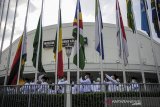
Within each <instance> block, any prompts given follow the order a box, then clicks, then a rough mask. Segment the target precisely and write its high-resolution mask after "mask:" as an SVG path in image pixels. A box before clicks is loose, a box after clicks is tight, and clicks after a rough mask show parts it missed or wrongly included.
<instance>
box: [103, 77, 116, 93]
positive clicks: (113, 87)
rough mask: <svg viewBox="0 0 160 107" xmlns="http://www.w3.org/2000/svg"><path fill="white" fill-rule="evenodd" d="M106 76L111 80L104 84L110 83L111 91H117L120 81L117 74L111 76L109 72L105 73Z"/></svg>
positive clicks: (109, 89)
mask: <svg viewBox="0 0 160 107" xmlns="http://www.w3.org/2000/svg"><path fill="white" fill-rule="evenodd" d="M105 76H106V78H107V79H108V80H109V81H104V84H107V85H108V91H109V92H115V91H117V85H118V84H119V83H118V82H117V81H116V76H115V75H112V76H109V75H107V74H105Z"/></svg>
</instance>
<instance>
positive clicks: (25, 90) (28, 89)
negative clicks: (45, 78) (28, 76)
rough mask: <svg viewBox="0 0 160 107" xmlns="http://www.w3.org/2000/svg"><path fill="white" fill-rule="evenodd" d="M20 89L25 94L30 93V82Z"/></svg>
mask: <svg viewBox="0 0 160 107" xmlns="http://www.w3.org/2000/svg"><path fill="white" fill-rule="evenodd" d="M20 91H21V92H22V93H23V94H28V93H29V91H30V84H29V83H27V82H26V83H25V84H24V85H23V86H22V87H21V88H20Z"/></svg>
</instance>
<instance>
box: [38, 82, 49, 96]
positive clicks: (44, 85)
mask: <svg viewBox="0 0 160 107" xmlns="http://www.w3.org/2000/svg"><path fill="white" fill-rule="evenodd" d="M48 89H49V85H48V83H47V82H42V83H41V86H40V88H39V89H38V92H40V93H47V92H48Z"/></svg>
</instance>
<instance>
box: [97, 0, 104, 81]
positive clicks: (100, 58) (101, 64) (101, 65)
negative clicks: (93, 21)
mask: <svg viewBox="0 0 160 107" xmlns="http://www.w3.org/2000/svg"><path fill="white" fill-rule="evenodd" d="M97 2H98V3H97V4H98V20H101V19H100V3H99V0H98V1H97ZM100 27H101V23H100V22H98V34H99V36H100V41H99V42H100V53H101V54H100V56H99V61H100V71H101V83H103V62H102V42H101V39H102V38H101V33H102V32H101V28H100Z"/></svg>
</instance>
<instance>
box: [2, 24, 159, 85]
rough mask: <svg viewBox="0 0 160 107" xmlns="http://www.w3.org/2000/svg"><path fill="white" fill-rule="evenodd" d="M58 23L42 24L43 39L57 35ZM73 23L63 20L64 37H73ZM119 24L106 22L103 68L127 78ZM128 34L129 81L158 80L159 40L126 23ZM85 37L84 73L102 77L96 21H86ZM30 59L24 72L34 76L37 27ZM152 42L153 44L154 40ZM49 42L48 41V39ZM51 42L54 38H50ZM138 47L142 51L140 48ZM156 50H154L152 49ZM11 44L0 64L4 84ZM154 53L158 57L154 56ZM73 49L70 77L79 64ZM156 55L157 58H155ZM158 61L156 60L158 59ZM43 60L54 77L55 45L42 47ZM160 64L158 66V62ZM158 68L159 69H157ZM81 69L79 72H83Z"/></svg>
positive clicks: (29, 48) (29, 42) (30, 45)
mask: <svg viewBox="0 0 160 107" xmlns="http://www.w3.org/2000/svg"><path fill="white" fill-rule="evenodd" d="M56 28H57V25H53V26H47V27H44V28H43V43H44V41H51V40H54V39H55V35H56ZM72 29H73V27H72V23H68V24H63V39H71V38H73V37H72ZM116 31H117V30H116V25H114V24H104V29H103V39H104V40H103V41H104V53H105V60H104V62H103V71H104V73H107V74H109V75H111V74H116V75H118V76H119V77H120V79H121V80H124V77H123V72H122V71H123V69H122V64H121V60H120V59H119V57H118V46H117V38H116ZM125 31H126V35H127V43H128V49H129V58H128V60H129V64H128V65H127V66H126V69H125V72H124V73H125V76H126V79H127V81H129V80H130V78H131V77H136V78H137V79H138V81H139V82H158V75H157V74H160V44H159V43H157V42H156V41H154V40H153V41H151V39H150V37H148V35H147V34H146V33H143V32H140V31H138V32H137V34H136V35H135V34H133V32H132V30H131V29H129V28H127V27H125ZM83 34H84V37H87V40H88V44H87V45H85V54H86V66H85V68H84V70H83V72H82V71H81V72H82V73H84V72H90V73H91V75H92V79H95V78H97V77H100V64H99V55H98V53H97V52H96V51H95V26H94V23H84V30H83ZM27 35H28V40H27V62H26V65H25V70H24V76H27V77H30V78H34V73H35V68H34V67H33V66H32V54H33V40H34V35H35V30H33V31H30V32H28V33H27ZM18 41H19V40H18V39H17V40H16V41H15V42H14V43H13V47H12V53H11V61H10V65H11V64H12V61H13V58H14V56H15V53H16V49H17V45H18ZM152 42H153V44H151V43H152ZM45 43H46V42H45ZM49 43H51V42H49ZM138 50H139V51H138ZM152 50H153V51H152ZM8 51H9V50H8V48H7V49H6V50H4V51H3V54H2V63H1V65H0V81H1V84H3V80H4V76H5V74H6V65H7V58H8ZM154 54H155V58H154ZM63 59H64V71H65V72H68V69H67V62H68V60H67V56H66V52H65V48H63ZM72 59H73V49H72V54H71V57H70V70H69V72H71V77H70V78H71V80H74V81H75V80H76V66H75V65H74V64H73V63H72ZM155 59H156V60H155ZM156 61H157V63H156ZM42 63H43V66H44V69H45V71H46V72H47V73H48V74H49V75H48V76H49V77H50V78H51V79H53V80H54V73H53V72H54V71H55V65H54V64H55V62H54V59H53V47H52V48H44V47H43V49H42ZM156 65H157V66H156ZM158 71H159V72H158ZM82 73H80V75H82Z"/></svg>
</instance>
